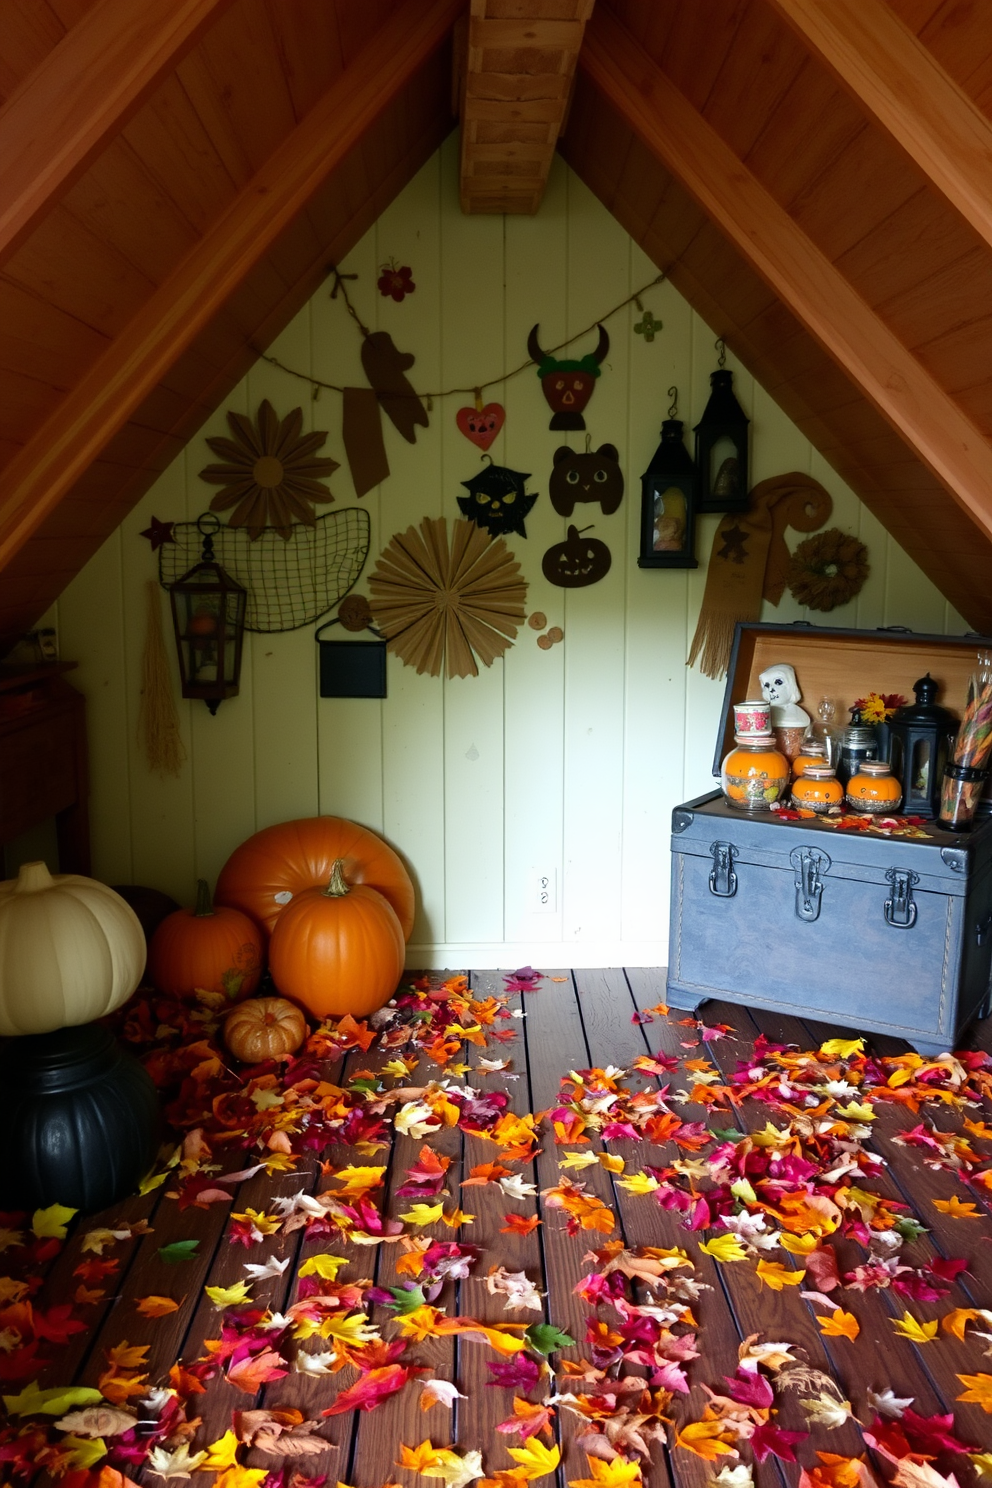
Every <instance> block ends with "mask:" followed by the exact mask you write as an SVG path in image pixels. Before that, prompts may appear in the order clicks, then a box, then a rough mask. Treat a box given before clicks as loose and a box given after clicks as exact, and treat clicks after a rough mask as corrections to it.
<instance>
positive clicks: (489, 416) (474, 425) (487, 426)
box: [455, 403, 506, 450]
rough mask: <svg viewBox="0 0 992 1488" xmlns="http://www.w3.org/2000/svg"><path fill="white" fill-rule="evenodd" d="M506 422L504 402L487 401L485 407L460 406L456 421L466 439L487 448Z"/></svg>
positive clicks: (481, 447)
mask: <svg viewBox="0 0 992 1488" xmlns="http://www.w3.org/2000/svg"><path fill="white" fill-rule="evenodd" d="M505 422H506V409H505V408H504V407H503V405H502V403H487V404H486V406H485V408H459V410H458V412H457V413H456V414H455V423H456V424H457V425H458V428H459V430H460V431H461V433H462V434H464V435H465V438H466V439H471V441H472V443H473V444H476V445H478V447H479V449H481V450H487V449H488V448H489V446H490V445H491V444H492V442H493V440H494V439H495V438H496V435H497V434H498V433H499V431H500V429H502V427H503V425H504V423H505Z"/></svg>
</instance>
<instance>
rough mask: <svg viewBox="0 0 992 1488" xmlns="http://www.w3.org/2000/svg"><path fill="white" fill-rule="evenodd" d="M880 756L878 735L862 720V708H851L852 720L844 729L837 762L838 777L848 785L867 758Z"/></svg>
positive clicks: (842, 782)
mask: <svg viewBox="0 0 992 1488" xmlns="http://www.w3.org/2000/svg"><path fill="white" fill-rule="evenodd" d="M877 758H878V735H877V734H876V733H875V730H874V729H873V728H872V727H871V726H870V725H868V724H863V723H862V722H861V710H860V709H859V708H852V709H851V722H850V724H849V725H848V727H847V728H846V729H845V730H844V738H843V742H842V744H841V751H840V760H839V761H838V764H837V779H838V780H839V781H840V783H841V785H845V786H846V785H847V782H848V781H849V780H850V778H851V776H852V775H857V773H858V771H859V770H860V769H861V766H862V765H863V764H864V762H865V760H873V759H877Z"/></svg>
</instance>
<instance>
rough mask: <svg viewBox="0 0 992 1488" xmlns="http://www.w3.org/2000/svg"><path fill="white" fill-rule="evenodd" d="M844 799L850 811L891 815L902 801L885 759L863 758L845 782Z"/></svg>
mask: <svg viewBox="0 0 992 1488" xmlns="http://www.w3.org/2000/svg"><path fill="white" fill-rule="evenodd" d="M844 799H845V800H846V801H847V804H848V806H850V808H851V810H852V811H857V812H859V813H864V814H865V815H866V816H893V815H894V814H895V813H896V812H897V811H898V810H899V807H900V805H901V803H902V790H901V788H900V785H899V782H898V780H897V779H896V777H895V776H894V775H893V773H892V767H891V766H890V765H888V764H886V762H885V760H865V761H864V763H863V764H862V766H861V768H860V770H859V771H858V773H857V774H856V775H852V776H851V778H850V780H849V781H848V782H847V791H846V793H845V796H844Z"/></svg>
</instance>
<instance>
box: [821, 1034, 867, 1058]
mask: <svg viewBox="0 0 992 1488" xmlns="http://www.w3.org/2000/svg"><path fill="white" fill-rule="evenodd" d="M864 1046H865V1041H864V1039H863V1038H857V1039H842V1038H833V1039H827V1041H826V1043H825V1044H821V1045H820V1053H821V1054H826V1056H827V1058H828V1059H850V1058H851V1057H852V1056H853V1055H854V1054H860V1053H861V1051H862V1049H863V1048H864Z"/></svg>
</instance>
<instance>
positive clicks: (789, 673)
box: [758, 662, 810, 729]
mask: <svg viewBox="0 0 992 1488" xmlns="http://www.w3.org/2000/svg"><path fill="white" fill-rule="evenodd" d="M758 681H759V682H760V683H761V696H762V697H763V698H764V699H765V702H766V703H771V705H772V727H773V728H789V729H792V728H802V729H805V728H808V727H809V721H810V718H809V714H808V713H806V712H805V711H804V710H803V709H802V708H799V707H797V706H796V704H797V703H798V702H799V700H800V698H801V697H802V693H801V692H800V691H799V683H798V682H797V681H796V673H795V669H794V668H793V667H791V666H790V665H789V663H788V662H781V663H780V664H779V665H777V666H770V667H766V668H765V670H764V671H763V672H762V673H761V674H760V675H759V677H758Z"/></svg>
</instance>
